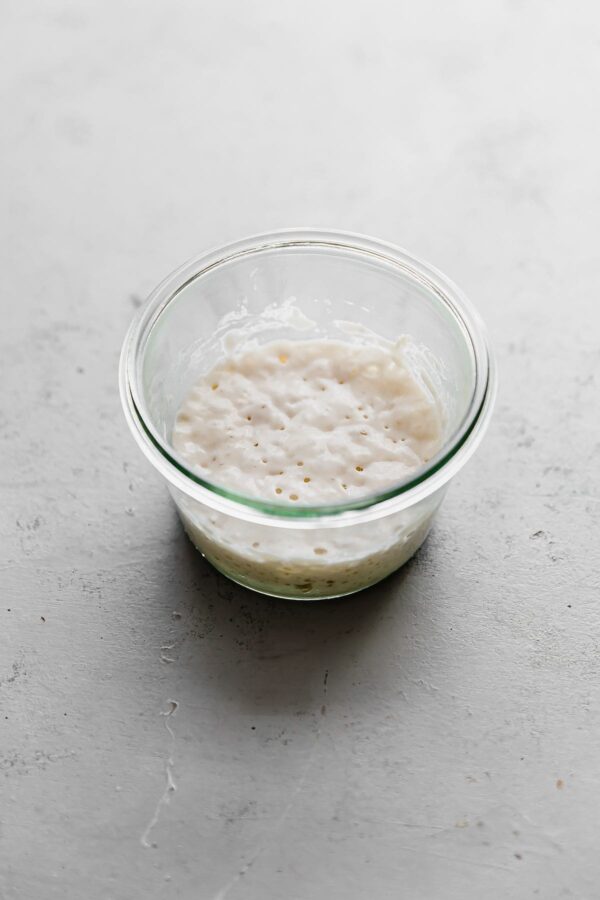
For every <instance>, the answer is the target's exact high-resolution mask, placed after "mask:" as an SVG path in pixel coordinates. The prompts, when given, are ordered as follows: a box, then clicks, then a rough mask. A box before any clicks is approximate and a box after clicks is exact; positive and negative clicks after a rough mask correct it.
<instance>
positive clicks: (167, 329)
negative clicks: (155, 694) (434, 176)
mask: <svg viewBox="0 0 600 900" xmlns="http://www.w3.org/2000/svg"><path fill="white" fill-rule="evenodd" d="M368 333H371V334H373V333H374V334H375V335H379V336H382V337H384V338H388V339H389V338H395V337H399V336H400V335H402V334H409V335H410V336H411V337H412V338H413V340H414V341H416V342H417V343H418V344H419V345H422V346H423V347H425V348H428V351H430V361H431V368H430V375H431V377H433V378H434V380H435V390H436V393H437V394H438V396H439V397H440V399H441V401H442V404H443V407H444V411H445V423H446V424H445V429H446V433H445V437H444V442H443V446H442V448H441V450H440V451H439V453H437V454H436V456H434V457H433V458H432V459H430V460H429V461H428V462H427V463H426V464H424V465H423V466H421V467H420V468H419V469H417V470H415V471H414V472H412V473H411V474H410V475H409V476H408V477H406V478H404V479H403V480H402V481H400V482H398V483H397V484H393V485H391V486H390V487H389V489H387V490H386V491H385V492H384V493H381V494H377V495H371V496H367V497H360V498H359V499H358V500H355V501H353V502H348V503H340V504H336V505H327V506H312V507H311V506H299V505H294V506H293V507H292V506H290V505H286V504H285V503H278V502H275V501H273V502H268V501H266V500H265V501H264V502H263V501H259V500H256V498H252V497H245V496H243V495H240V494H236V493H234V492H232V491H229V490H228V489H227V486H226V485H219V484H216V483H211V482H209V481H206V480H204V479H203V478H202V477H201V476H200V475H199V474H198V473H197V472H194V471H192V470H191V469H189V468H188V467H187V465H186V462H185V460H184V459H183V458H181V457H180V456H178V454H177V453H176V452H175V450H174V449H173V447H172V446H171V444H170V436H171V432H172V429H173V424H174V421H175V416H176V414H177V411H178V409H179V407H180V406H181V403H182V402H183V400H184V399H185V397H186V395H187V394H188V392H189V390H190V389H191V387H192V386H193V384H194V383H195V382H196V381H197V379H198V377H199V376H200V375H201V374H203V373H205V372H207V371H209V370H210V369H211V368H212V367H213V366H214V365H215V363H216V362H217V361H218V360H219V359H220V358H221V357H222V356H223V355H224V354H225V353H226V352H227V346H228V342H229V341H231V340H232V339H236V340H237V339H239V337H240V335H243V336H244V337H245V338H248V337H251V338H252V340H254V341H257V342H258V343H266V342H270V341H272V340H275V339H278V338H286V339H302V340H307V339H311V338H338V339H342V340H344V341H346V342H349V343H353V342H356V343H360V342H364V340H365V338H364V335H365V334H368ZM423 352H426V351H423ZM120 389H121V398H122V402H123V408H124V411H125V416H126V418H127V421H128V424H129V427H130V428H131V431H132V433H133V435H134V437H135V439H136V441H137V442H138V444H139V446H140V448H141V449H142V451H143V452H144V453H145V454H146V456H147V457H148V459H149V460H150V461H151V462H152V464H153V465H154V466H155V467H156V469H157V470H158V471H159V472H160V473H161V474H162V475H163V477H164V478H165V480H166V482H167V485H168V487H169V490H170V492H171V495H172V497H173V500H174V501H175V505H176V507H177V509H178V511H179V515H180V517H181V520H182V522H183V525H184V528H185V530H186V531H187V533H188V535H189V536H190V538H191V540H192V541H193V543H194V544H195V546H196V547H197V548H198V550H199V551H200V552H201V553H202V554H203V556H205V557H206V559H207V560H208V561H209V562H211V563H212V564H213V565H214V566H215V567H216V568H217V569H219V570H220V571H221V572H222V573H223V574H224V575H226V576H227V577H229V578H231V579H232V580H233V581H236V582H237V583H239V584H242V585H244V586H245V587H248V588H252V589H253V590H256V591H259V592H261V593H264V594H270V595H272V596H276V597H288V598H293V599H304V600H314V599H321V598H329V597H338V596H342V595H345V594H350V593H353V592H355V591H358V590H361V589H362V588H365V587H367V586H368V585H371V584H374V583H375V582H377V581H379V580H380V579H382V578H385V577H386V576H387V575H389V574H390V573H391V572H393V571H394V570H395V569H397V568H399V567H400V566H402V565H403V564H404V563H405V562H406V561H407V560H408V559H409V558H410V557H411V556H412V555H413V553H414V552H415V551H416V550H417V549H418V547H419V546H420V545H421V544H422V543H423V541H424V540H425V537H426V536H427V533H428V531H429V528H430V527H431V523H432V519H433V516H434V514H435V512H436V510H437V508H438V506H439V505H440V502H441V501H442V498H443V496H444V493H445V491H446V488H447V486H448V484H449V482H450V480H451V478H452V477H453V476H454V475H455V474H456V473H457V472H458V471H459V469H460V468H461V467H462V466H463V465H464V463H465V462H466V461H467V459H468V458H469V457H470V455H471V454H472V453H473V451H474V450H475V448H476V446H477V445H478V443H479V441H480V440H481V438H482V436H483V433H484V431H485V428H486V427H487V424H488V422H489V418H490V413H491V410H492V405H493V400H494V395H495V370H494V366H493V364H492V360H491V357H490V352H489V349H488V346H487V343H486V339H485V334H484V329H483V326H482V324H481V322H480V320H479V317H478V316H477V314H476V313H475V311H474V310H473V308H472V307H471V305H470V304H469V303H468V301H467V300H466V299H465V297H464V296H463V295H462V293H461V292H460V291H459V290H458V288H456V287H455V286H454V285H453V284H452V283H451V282H450V281H449V280H448V279H447V278H446V277H445V276H443V275H442V274H440V273H439V272H437V271H436V270H435V269H433V268H432V267H431V266H429V265H427V264H425V263H423V262H420V261H418V260H416V259H414V258H413V257H411V256H410V255H409V254H407V253H406V252H404V251H402V250H399V249H398V248H396V247H394V246H392V245H390V244H387V243H383V242H381V241H377V240H373V239H371V238H367V237H362V236H358V235H354V234H348V233H344V232H337V231H319V230H307V229H286V230H283V231H278V232H273V233H270V234H262V235H258V236H255V237H251V238H247V239H245V240H241V241H237V242H235V243H233V244H229V245H227V246H225V247H222V248H220V249H218V250H214V251H211V252H209V253H206V254H203V255H202V256H199V257H198V258H197V259H194V260H192V261H191V262H188V263H186V264H185V265H183V266H182V267H181V268H179V269H177V271H175V272H174V273H173V274H172V275H170V276H168V277H167V278H166V279H165V280H164V281H163V282H162V284H160V285H159V286H158V287H157V288H156V290H154V291H153V293H152V294H151V295H150V297H149V299H148V302H147V303H146V304H145V306H144V307H143V308H142V309H140V311H139V312H138V314H137V315H136V317H135V319H134V321H133V322H132V324H131V327H130V329H129V332H128V334H127V336H126V338H125V342H124V345H123V351H122V355H121V365H120Z"/></svg>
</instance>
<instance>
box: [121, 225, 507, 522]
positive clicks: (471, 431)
mask: <svg viewBox="0 0 600 900" xmlns="http://www.w3.org/2000/svg"><path fill="white" fill-rule="evenodd" d="M294 247H298V248H300V247H309V248H310V247H315V248H320V249H330V250H332V251H333V252H336V251H339V250H346V251H354V252H356V253H358V254H363V255H365V256H367V257H369V258H370V259H371V261H375V262H377V261H378V260H379V261H380V262H381V264H382V265H383V264H386V265H389V264H392V265H393V266H394V267H395V268H396V269H398V270H400V271H401V272H402V273H403V274H404V275H405V276H408V277H409V278H411V279H412V280H413V281H416V282H418V283H419V284H420V285H421V286H423V287H425V288H427V289H428V291H429V292H430V293H431V294H433V295H434V296H435V298H436V299H437V300H438V301H439V302H440V304H443V305H444V307H445V308H446V309H447V310H448V311H449V312H450V314H451V315H452V317H453V318H454V320H455V321H456V322H457V324H458V325H459V328H460V330H461V332H462V334H463V336H464V338H465V342H466V343H467V346H468V349H469V351H470V355H471V358H472V361H473V364H474V373H475V377H474V385H473V391H472V395H471V399H470V402H469V405H468V408H467V411H466V413H465V415H464V416H463V419H462V421H461V422H460V424H459V425H458V427H457V428H456V429H455V430H454V432H453V433H452V434H451V435H450V437H449V438H448V439H447V440H446V441H445V442H444V444H443V446H442V447H441V449H440V451H439V452H438V453H437V454H435V455H434V456H433V457H432V458H431V459H430V460H429V461H428V462H427V463H426V464H425V465H423V466H420V467H419V468H418V469H416V470H415V471H414V472H413V473H409V474H408V475H407V476H405V478H403V479H402V480H401V481H398V482H395V483H394V484H393V485H391V486H390V487H389V488H387V489H386V490H385V491H379V492H377V493H374V494H369V495H365V496H364V497H359V498H357V499H356V500H354V501H348V502H346V503H339V504H332V503H329V504H323V505H317V506H293V507H291V506H289V505H287V504H283V503H275V502H269V501H263V500H260V499H257V498H254V497H247V496H245V495H242V494H238V493H236V492H234V491H229V490H227V488H225V487H223V486H221V485H217V484H214V483H212V482H210V481H209V480H207V479H203V478H202V477H201V476H200V475H198V474H197V473H195V472H192V471H191V470H190V469H189V468H188V467H187V466H186V465H185V462H184V460H182V459H181V458H178V456H177V455H176V453H175V451H174V450H173V448H172V447H171V446H170V445H169V444H168V443H167V442H166V441H165V440H164V439H163V438H162V436H161V435H160V434H159V433H158V432H157V430H156V429H155V428H154V427H153V425H152V423H151V421H150V416H149V415H148V412H147V408H146V404H145V402H144V399H143V396H142V393H141V390H140V384H141V366H142V361H143V353H144V349H145V346H146V342H147V340H148V337H149V335H150V333H151V331H152V329H153V328H154V326H155V324H156V323H157V321H158V319H159V318H160V316H161V315H162V314H163V313H164V312H165V310H166V309H167V307H168V306H169V304H170V303H171V302H173V301H174V300H175V298H176V297H177V295H178V294H179V293H180V292H181V291H182V290H183V289H184V288H185V287H186V286H187V285H188V284H190V283H191V282H192V281H195V280H196V279H197V278H200V277H202V276H203V275H205V274H206V273H207V272H208V271H210V270H212V269H215V268H217V267H219V266H221V265H226V264H227V263H229V262H231V261H233V260H234V259H237V258H240V257H242V256H247V255H251V254H254V253H263V252H265V251H272V250H278V249H279V250H283V249H290V248H294ZM119 387H120V393H121V401H122V405H123V410H124V413H125V417H126V419H127V422H128V425H129V427H130V429H131V431H132V433H133V436H134V438H135V439H136V441H137V443H138V445H139V446H140V447H141V449H142V451H143V452H144V453H145V455H146V456H147V457H148V458H149V459H150V461H151V462H152V464H153V465H154V466H155V468H157V469H158V470H159V471H160V473H161V474H162V475H163V476H164V477H165V478H166V479H167V481H168V482H170V483H171V484H172V485H173V486H174V487H175V488H177V489H179V490H180V491H182V492H183V493H185V494H187V495H188V496H191V497H192V498H194V499H196V500H198V501H199V502H201V503H203V504H205V505H207V506H210V507H212V508H213V509H215V510H217V511H221V512H226V513H227V514H229V515H234V516H236V517H237V518H244V519H246V520H249V521H255V522H257V523H264V522H265V521H268V522H269V523H270V524H273V522H274V521H275V520H277V521H278V524H280V525H282V526H287V527H294V528H298V527H300V528H303V527H308V528H314V527H315V521H318V523H319V526H320V527H321V526H323V525H324V524H325V520H327V524H328V525H336V524H337V525H348V524H351V523H352V524H354V523H355V522H357V521H361V522H365V521H370V520H372V519H377V518H380V517H381V516H385V515H389V514H391V513H392V512H396V511H399V510H401V509H405V508H407V507H408V506H412V505H413V504H414V503H416V502H418V501H420V500H421V499H424V498H425V497H427V496H429V495H430V494H432V493H433V492H435V491H436V490H438V489H439V488H441V487H442V486H443V485H444V484H446V483H447V482H448V481H449V479H450V478H452V477H453V475H455V474H456V472H457V471H458V470H459V469H460V468H462V466H463V465H464V463H465V462H466V461H467V459H468V458H469V457H470V456H471V454H472V453H473V452H474V450H475V449H476V447H477V445H478V444H479V441H480V440H481V438H482V437H483V433H484V431H485V428H486V427H487V424H488V422H489V418H490V414H491V410H492V407H493V401H494V397H495V392H496V372H495V365H494V360H493V357H492V355H491V353H490V349H489V346H488V342H487V339H486V332H485V327H484V325H483V323H482V321H481V319H480V317H479V315H478V313H477V312H476V311H475V309H474V308H473V307H472V305H471V303H470V302H469V301H468V300H467V298H466V297H465V296H464V294H463V293H462V291H460V289H459V288H458V287H457V286H456V285H455V284H454V283H453V282H452V281H450V279H448V278H447V277H446V276H445V275H443V274H442V273H441V272H439V271H438V270H437V269H435V268H434V267H433V266H431V265H429V264H428V263H425V262H423V261H422V260H420V259H417V258H416V257H414V256H413V255H412V254H409V253H407V252H406V251H405V250H402V249H400V248H399V247H396V246H395V245H393V244H390V243H387V242H385V241H380V240H377V239H375V238H370V237H367V236H365V235H360V234H354V233H352V232H346V231H337V230H330V229H315V228H286V229H281V230H278V231H273V232H267V233H263V234H257V235H252V236H250V237H247V238H243V239H241V240H238V241H235V242H233V243H229V244H226V245H223V246H221V247H218V248H215V249H213V250H210V251H207V252H205V253H202V254H200V255H199V256H197V257H194V258H192V259H191V260H189V261H188V262H186V263H184V264H183V265H182V266H180V267H179V268H177V269H175V270H174V271H173V272H172V273H171V274H170V275H168V276H167V277H166V278H165V279H164V280H163V281H162V282H161V283H160V284H159V285H158V286H157V287H156V288H155V289H154V290H153V291H152V292H151V294H150V295H149V297H148V300H147V302H146V304H145V305H144V306H143V307H142V308H141V309H140V311H139V312H138V313H137V315H136V316H135V317H134V319H133V321H132V323H131V325H130V328H129V330H128V332H127V335H126V337H125V340H124V342H123V348H122V352H121V360H120V366H119Z"/></svg>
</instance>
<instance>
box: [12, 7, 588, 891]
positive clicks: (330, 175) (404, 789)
mask: <svg viewBox="0 0 600 900" xmlns="http://www.w3.org/2000/svg"><path fill="white" fill-rule="evenodd" d="M0 17H1V20H2V27H1V29H0V41H1V45H2V49H1V52H0V66H1V70H2V77H1V81H0V90H1V95H2V123H3V127H2V134H1V137H0V142H1V159H0V162H1V177H2V196H3V203H2V210H3V212H2V215H1V219H0V222H1V228H2V235H1V240H0V254H1V271H2V329H1V335H0V341H1V344H2V350H1V360H2V394H3V403H2V422H1V432H0V440H1V447H2V457H1V458H2V468H1V473H0V475H1V484H2V498H3V499H2V505H1V509H0V516H1V522H2V525H1V528H2V532H1V534H2V553H3V556H4V563H3V565H2V569H1V573H2V584H3V590H2V607H1V608H0V623H1V629H0V642H1V643H0V704H1V715H0V770H1V778H0V792H1V798H0V820H1V825H0V896H1V897H2V900H38V898H40V900H51V898H60V900H82V898H87V900H138V898H139V900H142V898H143V900H155V898H166V900H168V898H185V900H187V898H189V900H224V898H228V900H240V898H248V900H279V898H286V900H313V898H317V900H320V898H328V900H342V898H343V900H359V898H360V900H362V898H373V900H379V898H381V900H387V898H394V900H395V898H400V900H404V898H406V900H430V898H435V900H437V898H443V900H454V898H461V900H462V898H465V897H467V898H477V900H480V898H482V897H483V898H486V900H501V898H502V900H503V898H507V897H511V898H528V897H540V898H543V900H549V898H550V900H554V898H563V897H570V898H585V900H590V898H597V897H598V896H600V887H599V886H598V885H599V883H600V857H599V854H598V835H599V824H600V823H599V820H600V813H599V803H598V797H599V789H600V754H599V753H598V737H599V731H600V683H599V675H600V657H599V646H598V644H599V624H600V622H599V619H600V612H599V606H598V581H599V578H598V563H599V555H600V553H599V546H600V545H599V541H598V526H599V525H600V493H599V486H598V460H599V451H600V433H599V432H600V428H599V416H598V412H599V409H598V368H599V364H600V351H599V326H600V313H599V308H600V307H599V298H598V289H599V283H600V251H599V244H598V235H599V234H600V196H599V194H600V188H599V182H598V157H599V153H600V127H599V124H598V122H599V120H598V114H597V113H598V90H597V85H598V79H599V76H600V54H599V53H598V48H599V34H600V13H599V12H598V6H597V4H594V3H592V2H588V3H585V2H581V3H578V2H576V3H572V4H566V3H556V4H548V3H545V2H526V0H523V2H517V0H512V2H509V0H505V2H489V3H477V2H475V0H473V2H455V3H452V4H445V3H441V2H438V3H435V2H433V0H425V2H423V3H411V4H409V3H404V2H402V3H394V2H381V3H375V4H372V3H371V4H368V3H366V2H365V3H357V2H345V3H342V2H334V3H323V2H316V0H307V2H304V3H302V4H291V3H290V4H288V3H277V2H272V0H269V2H260V3H256V4H250V3H243V2H241V0H235V2H230V3H223V4H217V3H213V4H208V3H202V2H197V3H194V2H178V3H172V2H167V0H156V2H141V0H140V2H132V0H125V2H119V3H116V2H89V3H75V2H66V0H65V2H57V0H52V2H47V0H37V2H34V0H32V2H29V0H25V2H22V3H21V2H19V3H17V2H16V0H15V2H10V0H9V2H7V3H5V4H4V5H3V8H2V11H1V13H0ZM295 224H296V225H299V224H314V225H324V226H330V227H340V228H346V229H349V230H355V231H360V232H364V233H370V234H373V235H376V236H379V237H383V238H387V239H389V240H392V241H395V242H397V243H399V244H400V245H403V246H405V247H407V248H408V249H410V250H411V251H412V252H414V253H416V254H418V255H421V256H423V257H424V258H426V259H429V260H430V261H431V262H433V263H434V264H436V265H437V266H439V267H440V268H442V269H443V270H445V271H446V272H447V273H448V274H449V275H450V276H451V277H453V278H454V279H455V280H456V281H457V282H458V283H459V284H460V285H461V286H462V287H463V288H464V289H465V291H466V292H467V293H468V294H469V295H470V296H471V298H472V299H473V300H474V301H475V302H476V304H477V305H478V307H479V309H480V310H481V312H482V314H483V315H484V317H485V319H486V320H487V322H488V325H489V328H490V332H491V335H492V338H493V341H494V344H495V347H496V350H497V354H498V358H499V362H500V369H501V388H500V395H499V399H498V405H497V410H496V416H495V419H494V422H493V424H492V427H491V429H490V432H489V435H488V438H487V439H486V442H485V443H484V445H483V446H482V448H481V449H480V451H479V453H478V455H477V456H476V457H475V459H474V460H473V461H472V462H471V464H470V465H469V466H468V467H467V469H466V470H465V471H464V472H463V473H462V474H461V476H460V478H459V479H458V481H457V483H456V484H455V486H454V488H453V489H452V491H451V492H450V494H449V496H448V499H447V501H446V504H445V507H444V509H443V512H442V515H441V517H440V519H439V523H438V525H437V527H436V529H435V531H434V532H433V534H432V535H431V537H430V539H429V541H428V542H427V544H426V546H425V547H424V549H423V550H422V552H420V553H419V555H418V557H417V558H416V559H415V560H414V561H413V562H412V563H411V564H409V565H408V566H407V567H406V568H405V569H404V571H403V572H402V573H401V574H399V575H398V576H397V577H393V578H391V579H389V580H388V581H386V582H385V583H383V584H381V585H380V586H379V587H377V588H376V589H372V590H369V591H368V592H366V593H365V594H363V595H360V596H356V597H354V598H352V599H349V600H347V601H341V602H333V603H326V604H321V605H319V604H316V605H311V606H303V605H293V604H288V603H285V602H277V601H270V600H267V599H262V598H260V597H258V596H255V595H252V594H250V593H246V592H245V591H243V590H242V589H238V588H237V587H235V586H233V585H231V584H229V583H227V582H226V581H225V580H224V579H223V578H221V577H220V576H218V575H216V574H215V573H214V572H213V571H212V570H211V569H210V568H209V567H208V566H207V565H206V564H205V563H204V562H203V561H202V560H201V559H200V558H199V556H198V555H197V554H195V553H194V551H193V550H192V549H191V547H190V546H189V544H188V543H187V541H186V539H185V538H184V536H183V534H182V532H181V529H180V527H179V525H178V523H177V521H176V518H175V515H174V512H173V510H172V508H171V506H170V503H169V500H168V497H167V495H166V491H165V490H164V489H163V486H162V485H161V484H160V483H159V481H158V479H157V477H156V476H155V475H154V474H153V472H152V471H151V470H150V468H149V466H148V465H147V464H146V463H145V461H144V460H143V459H142V458H141V456H140V454H139V452H138V451H137V449H136V447H135V446H134V444H133V442H132V440H131V438H130V437H129V435H128V433H127V432H126V429H125V426H124V423H123V420H122V416H121V411H120V408H119V402H118V397H117V390H116V367H117V359H118V354H119V347H120V343H121V340H122V337H123V334H124V331H125V329H126V326H127V324H128V322H129V320H130V317H131V315H132V313H133V312H134V309H135V308H136V307H137V306H138V305H139V303H140V300H141V298H143V297H144V296H145V295H146V294H147V292H148V291H149V290H150V288H151V287H153V285H154V284H155V283H156V282H157V281H158V280H159V279H161V278H162V276H163V275H164V274H166V273H167V272H169V271H170V270H171V269H172V268H174V267H175V266H176V265H177V264H179V263H180V262H181V261H183V260H184V259H186V258H187V257H189V256H191V255H193V254H195V253H197V252H199V251H200V250H202V249H204V248H207V247H210V246H214V245H216V244H219V243H221V242H223V241H226V240H229V239H234V238H236V237H238V236H241V235H245V234H248V233H252V232H256V231H260V230H266V229H269V228H273V227H279V226H286V225H295ZM175 704H177V705H176V707H175ZM169 711H172V715H170V716H167V715H166V713H168V712H169ZM175 786H176V789H175ZM169 787H172V788H173V789H172V790H169Z"/></svg>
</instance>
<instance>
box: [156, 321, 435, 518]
mask: <svg viewBox="0 0 600 900" xmlns="http://www.w3.org/2000/svg"><path fill="white" fill-rule="evenodd" d="M414 346H415V345H414V344H413V343H412V342H411V341H410V339H408V338H401V339H400V340H399V341H398V342H396V343H395V344H392V343H391V342H390V343H389V344H387V343H385V342H381V343H380V344H373V345H372V346H365V345H361V344H351V343H345V342H343V341H333V340H325V339H323V340H306V341H283V340H281V341H274V342H272V343H269V344H264V345H262V346H260V347H256V348H253V349H250V350H245V351H242V352H239V353H237V354H234V355H231V356H229V357H227V358H225V359H223V360H222V361H221V362H219V363H218V364H217V365H216V366H215V367H214V368H213V369H212V371H211V372H209V373H208V374H207V375H205V376H203V377H202V378H201V379H200V380H199V381H198V382H197V384H196V385H195V386H194V388H193V389H192V391H191V392H190V394H189V395H188V397H187V398H186V400H185V401H184V403H183V405H182V406H181V409H180V410H179V412H178V414H177V417H176V421H175V425H174V429H173V434H172V444H173V447H174V449H175V450H176V451H177V452H178V453H179V454H180V455H181V457H183V459H184V460H185V461H186V463H187V465H188V466H190V467H191V468H192V469H193V470H194V471H195V472H197V473H198V474H199V475H200V476H201V477H202V478H204V479H206V480H207V481H210V482H213V483H215V484H218V485H221V486H222V487H225V488H226V489H228V490H230V491H233V492H235V493H238V494H242V495H245V496H249V497H252V498H256V499H261V500H266V501H268V502H275V503H281V502H284V503H288V504H297V505H299V506H301V505H306V506H318V505H322V504H328V503H331V504H335V503H343V502H347V501H349V500H355V499H357V498H360V497H364V496H367V495H370V494H376V493H380V492H382V491H385V490H386V489H389V488H391V487H392V486H393V485H394V484H396V483H397V482H399V481H401V480H402V479H403V478H404V477H405V476H406V475H407V474H408V473H409V472H411V471H413V470H414V469H416V468H418V467H419V466H420V465H422V464H423V463H425V462H427V460H429V459H430V458H431V457H432V456H433V455H434V454H435V453H436V452H437V451H438V450H439V449H440V447H441V444H442V440H443V415H442V410H441V407H440V403H439V402H438V400H437V398H436V396H435V394H434V393H433V391H432V390H431V388H430V386H429V385H428V383H427V379H426V377H424V375H423V373H422V372H419V371H418V369H417V368H416V367H415V365H414V354H412V353H411V350H412V349H414Z"/></svg>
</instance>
